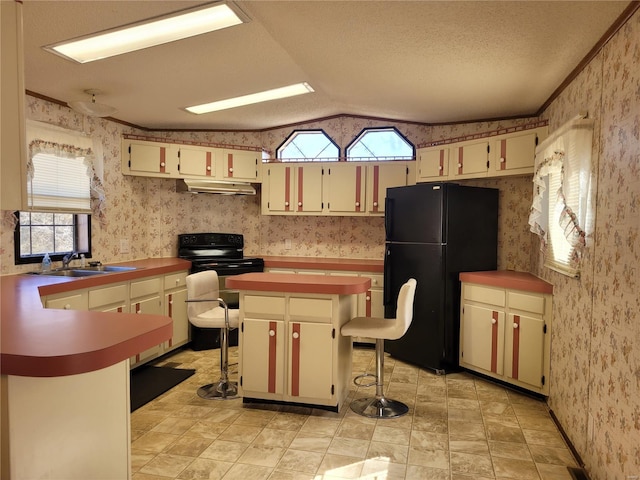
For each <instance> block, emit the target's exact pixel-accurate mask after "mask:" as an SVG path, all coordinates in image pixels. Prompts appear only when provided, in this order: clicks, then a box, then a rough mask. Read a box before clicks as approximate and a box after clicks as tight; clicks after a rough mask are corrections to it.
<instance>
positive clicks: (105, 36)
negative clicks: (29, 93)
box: [44, 2, 249, 63]
mask: <svg viewBox="0 0 640 480" xmlns="http://www.w3.org/2000/svg"><path fill="white" fill-rule="evenodd" d="M248 21H249V18H248V17H247V16H246V15H244V14H243V13H242V12H241V11H240V10H238V9H237V8H236V9H233V8H231V6H230V5H229V4H227V3H222V2H216V3H214V4H207V5H204V6H200V7H196V8H190V9H186V10H181V11H179V12H174V13H172V14H169V15H163V16H160V17H155V18H152V19H148V20H144V21H142V22H137V23H132V24H129V25H124V26H122V27H118V28H114V29H110V30H105V31H103V32H98V33H96V34H93V35H87V36H84V37H79V38H76V39H73V40H69V41H65V42H60V43H56V44H51V45H47V46H45V47H44V49H45V50H47V51H49V52H52V53H56V54H58V55H60V56H62V57H64V58H66V59H68V60H72V61H75V62H78V63H87V62H93V61H94V60H101V59H103V58H109V57H113V56H115V55H121V54H123V53H128V52H133V51H135V50H141V49H143V48H148V47H153V46H155V45H162V44H163V43H169V42H174V41H176V40H181V39H183V38H188V37H193V36H195V35H200V34H203V33H207V32H212V31H214V30H220V29H222V28H226V27H231V26H234V25H239V24H241V23H245V22H248Z"/></svg>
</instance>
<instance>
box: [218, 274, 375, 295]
mask: <svg viewBox="0 0 640 480" xmlns="http://www.w3.org/2000/svg"><path fill="white" fill-rule="evenodd" d="M226 285H227V287H229V288H234V289H237V290H250V291H261V292H285V293H320V294H332V295H352V294H358V293H364V292H366V291H367V290H368V289H369V288H370V287H371V279H370V278H368V277H351V276H342V275H335V276H334V275H296V274H295V273H243V274H241V275H235V276H233V277H229V278H227V282H226Z"/></svg>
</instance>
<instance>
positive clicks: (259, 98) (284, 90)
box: [186, 82, 314, 115]
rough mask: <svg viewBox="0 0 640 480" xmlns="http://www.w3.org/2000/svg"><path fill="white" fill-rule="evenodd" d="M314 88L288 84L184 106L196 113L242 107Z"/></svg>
mask: <svg viewBox="0 0 640 480" xmlns="http://www.w3.org/2000/svg"><path fill="white" fill-rule="evenodd" d="M313 92H314V90H313V88H312V87H311V85H309V84H308V83H306V82H303V83H296V84H295V85H288V86H286V87H280V88H274V89H272V90H265V91H264V92H258V93H252V94H249V95H243V96H241V97H234V98H227V99H226V100H218V101H217V102H211V103H204V104H202V105H195V106H193V107H186V110H187V111H188V112H191V113H195V114H197V115H201V114H203V113H210V112H217V111H219V110H227V109H229V108H236V107H242V106H245V105H251V104H253V103H260V102H268V101H270V100H277V99H280V98H287V97H294V96H296V95H302V94H305V93H313Z"/></svg>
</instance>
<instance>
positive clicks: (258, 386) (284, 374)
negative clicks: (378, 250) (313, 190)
mask: <svg viewBox="0 0 640 480" xmlns="http://www.w3.org/2000/svg"><path fill="white" fill-rule="evenodd" d="M351 304H352V298H351V295H320V294H308V295H298V294H285V293H282V294H278V293H257V292H256V293H246V294H245V293H244V292H241V293H240V317H241V326H240V365H239V373H240V386H241V391H242V396H243V397H245V398H253V399H263V400H274V401H285V402H292V403H304V404H310V405H321V406H326V407H335V409H336V410H337V409H338V408H339V406H340V405H341V404H342V403H343V402H344V400H345V399H346V397H347V395H348V392H349V380H350V375H351V338H350V337H343V336H342V335H340V333H339V332H340V327H341V326H342V325H343V324H344V323H346V322H347V321H348V320H349V319H350V318H351Z"/></svg>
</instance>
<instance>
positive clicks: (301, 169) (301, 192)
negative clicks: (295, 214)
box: [298, 167, 304, 212]
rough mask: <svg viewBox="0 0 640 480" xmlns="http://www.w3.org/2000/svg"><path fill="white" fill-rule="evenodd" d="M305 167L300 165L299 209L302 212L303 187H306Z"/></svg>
mask: <svg viewBox="0 0 640 480" xmlns="http://www.w3.org/2000/svg"><path fill="white" fill-rule="evenodd" d="M303 180H304V167H298V211H299V212H302V211H303V210H304V204H303V203H302V198H303V194H304V192H303V187H304V181H303Z"/></svg>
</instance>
